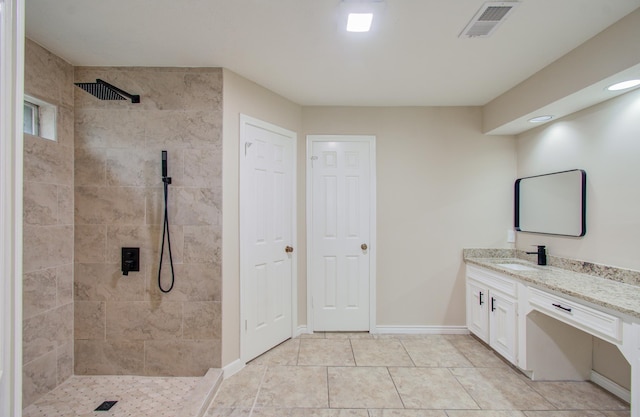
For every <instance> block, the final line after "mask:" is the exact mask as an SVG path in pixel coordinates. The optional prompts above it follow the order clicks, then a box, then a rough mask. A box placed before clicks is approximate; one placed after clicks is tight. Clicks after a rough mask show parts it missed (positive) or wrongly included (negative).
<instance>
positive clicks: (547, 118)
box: [529, 115, 553, 123]
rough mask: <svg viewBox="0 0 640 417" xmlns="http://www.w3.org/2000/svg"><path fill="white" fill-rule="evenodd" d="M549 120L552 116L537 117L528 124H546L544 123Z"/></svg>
mask: <svg viewBox="0 0 640 417" xmlns="http://www.w3.org/2000/svg"><path fill="white" fill-rule="evenodd" d="M551 119H553V116H549V115H546V116H537V117H534V118H533V119H529V122H530V123H542V122H546V121H548V120H551Z"/></svg>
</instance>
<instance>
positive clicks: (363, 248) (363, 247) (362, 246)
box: [360, 243, 369, 250]
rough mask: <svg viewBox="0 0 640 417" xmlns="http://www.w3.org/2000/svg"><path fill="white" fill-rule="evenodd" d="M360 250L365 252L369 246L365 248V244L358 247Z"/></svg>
mask: <svg viewBox="0 0 640 417" xmlns="http://www.w3.org/2000/svg"><path fill="white" fill-rule="evenodd" d="M360 249H362V250H367V249H369V246H367V244H366V243H363V244H362V245H360Z"/></svg>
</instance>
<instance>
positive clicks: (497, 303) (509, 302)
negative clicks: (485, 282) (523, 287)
mask: <svg viewBox="0 0 640 417" xmlns="http://www.w3.org/2000/svg"><path fill="white" fill-rule="evenodd" d="M488 304H489V310H490V311H489V345H490V346H491V347H492V348H493V349H495V351H496V352H498V353H499V354H501V355H502V356H504V358H505V359H507V360H508V361H509V362H511V363H515V362H516V330H517V322H518V321H517V311H518V310H517V304H516V302H515V300H513V299H512V298H510V297H505V296H502V295H500V293H497V292H491V293H490V294H489V300H488Z"/></svg>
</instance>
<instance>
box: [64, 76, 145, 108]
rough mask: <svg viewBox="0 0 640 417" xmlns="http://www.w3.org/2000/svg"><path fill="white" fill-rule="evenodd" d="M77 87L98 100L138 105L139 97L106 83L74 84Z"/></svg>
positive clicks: (98, 81) (99, 81)
mask: <svg viewBox="0 0 640 417" xmlns="http://www.w3.org/2000/svg"><path fill="white" fill-rule="evenodd" d="M75 84H76V85H77V86H78V87H80V88H82V89H83V90H84V91H86V92H87V93H89V94H92V95H94V96H96V97H97V98H99V99H100V100H127V99H129V100H131V102H132V103H140V96H139V95H134V94H129V93H127V92H126V91H123V90H121V89H119V88H118V87H116V86H115V85H111V84H109V83H108V82H106V81H102V80H101V79H99V78H98V79H97V80H96V82H95V83H75Z"/></svg>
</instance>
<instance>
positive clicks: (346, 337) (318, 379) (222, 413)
mask: <svg viewBox="0 0 640 417" xmlns="http://www.w3.org/2000/svg"><path fill="white" fill-rule="evenodd" d="M303 416H304V417H628V416H629V405H628V404H626V403H625V402H623V401H621V400H619V399H618V398H616V397H614V396H613V395H611V394H609V393H608V392H606V391H604V390H602V389H601V388H599V387H597V386H596V385H594V384H592V383H590V382H538V381H536V382H534V381H531V380H529V379H528V378H526V377H525V376H524V375H522V374H521V373H519V372H517V371H516V370H514V369H512V368H511V367H510V366H508V365H507V364H506V363H505V362H503V361H502V360H501V359H500V358H499V357H498V356H497V355H495V354H494V353H493V352H492V351H491V350H489V349H488V348H486V347H485V346H484V345H483V344H481V343H480V342H478V341H477V340H476V339H474V338H472V337H471V336H464V335H424V336H422V335H421V336H416V335H378V336H375V335H370V334H367V333H351V334H350V333H326V334H325V333H316V334H313V335H303V336H301V337H300V338H297V339H292V340H289V341H287V342H285V343H283V344H281V345H280V346H277V347H276V348H274V349H272V350H270V351H269V352H267V353H265V354H264V355H262V356H260V357H258V358H256V359H255V360H253V361H252V362H250V363H249V364H248V365H247V366H246V367H245V368H244V369H243V370H242V371H240V372H239V373H237V374H236V375H234V376H232V377H230V378H229V379H227V380H225V381H224V382H223V383H222V385H221V387H220V389H219V390H218V392H217V394H216V397H215V398H214V400H213V402H212V404H211V406H210V407H209V409H208V410H207V412H206V417H303Z"/></svg>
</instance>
